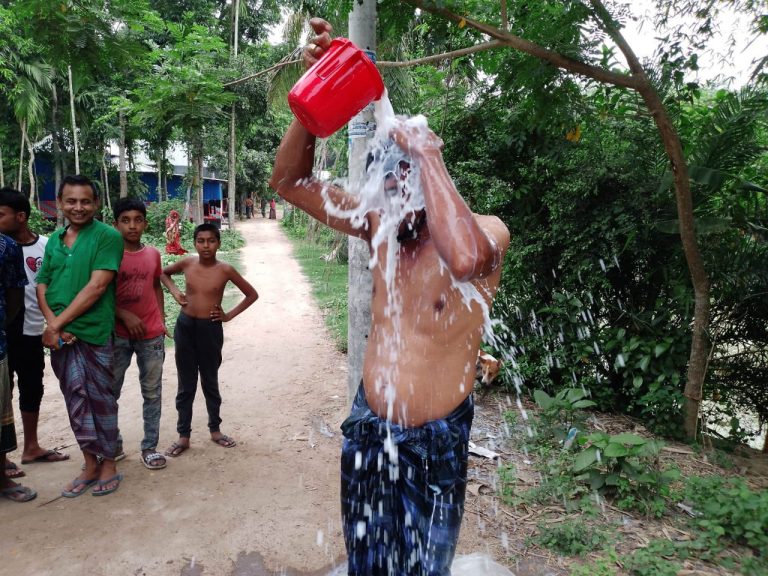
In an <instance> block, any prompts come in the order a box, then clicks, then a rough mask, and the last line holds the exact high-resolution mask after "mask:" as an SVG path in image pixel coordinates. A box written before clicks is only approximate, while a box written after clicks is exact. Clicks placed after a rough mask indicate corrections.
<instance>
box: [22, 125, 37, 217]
mask: <svg viewBox="0 0 768 576" xmlns="http://www.w3.org/2000/svg"><path fill="white" fill-rule="evenodd" d="M24 140H25V141H26V144H27V151H28V152H29V162H28V163H27V174H28V175H29V201H30V203H32V202H34V201H35V198H36V197H37V181H36V180H35V149H34V147H33V146H32V142H30V141H29V134H26V135H25V137H24Z"/></svg>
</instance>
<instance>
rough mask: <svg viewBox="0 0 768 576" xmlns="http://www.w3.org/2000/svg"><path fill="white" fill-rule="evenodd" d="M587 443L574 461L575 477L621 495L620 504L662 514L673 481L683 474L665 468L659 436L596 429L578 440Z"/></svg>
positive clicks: (645, 512)
mask: <svg viewBox="0 0 768 576" xmlns="http://www.w3.org/2000/svg"><path fill="white" fill-rule="evenodd" d="M578 442H579V444H581V445H586V448H585V449H584V450H583V451H582V452H580V453H579V454H578V455H577V456H576V458H575V459H574V462H573V472H574V473H575V474H577V476H576V479H577V480H580V481H583V482H586V483H587V484H589V486H590V488H591V489H592V490H597V491H598V492H600V493H601V494H605V495H618V497H619V500H618V504H619V506H620V507H624V508H630V509H634V510H639V511H641V512H643V513H644V514H646V515H651V516H661V515H662V514H663V512H664V509H665V508H666V502H665V497H666V496H669V491H670V488H669V487H670V485H671V484H672V483H673V482H675V481H676V480H678V479H679V478H680V471H679V470H678V469H677V468H667V469H664V470H662V469H661V466H660V463H659V458H658V456H659V453H660V452H661V449H662V447H663V446H664V444H663V442H660V441H658V440H649V439H646V438H641V437H640V436H637V435H635V434H629V433H623V434H617V435H615V436H610V435H608V434H606V433H604V432H595V433H593V434H590V435H589V436H586V437H582V438H580V439H579V440H578Z"/></svg>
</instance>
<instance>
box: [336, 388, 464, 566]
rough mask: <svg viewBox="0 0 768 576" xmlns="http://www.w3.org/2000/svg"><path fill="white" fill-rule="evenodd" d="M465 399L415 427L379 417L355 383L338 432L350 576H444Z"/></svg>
mask: <svg viewBox="0 0 768 576" xmlns="http://www.w3.org/2000/svg"><path fill="white" fill-rule="evenodd" d="M473 416H474V403H473V401H472V397H471V396H470V397H468V398H467V399H466V400H465V401H464V402H463V403H462V404H461V405H460V406H459V407H458V408H456V410H454V411H453V412H452V413H451V414H449V415H448V416H447V417H445V418H443V419H440V420H434V421H431V422H427V423H426V424H424V425H423V426H420V427H417V428H404V427H402V426H398V425H396V424H393V423H392V422H387V421H386V420H383V419H381V418H379V417H378V416H377V415H376V414H375V413H374V412H373V411H372V410H371V409H370V408H369V407H368V403H367V402H366V399H365V391H364V389H363V386H362V385H361V386H360V388H359V390H358V392H357V396H356V397H355V401H354V403H353V405H352V412H351V414H350V416H349V418H347V420H345V421H344V423H343V424H342V426H341V429H342V432H343V433H344V445H343V447H342V452H341V513H342V519H343V524H344V540H345V543H346V547H347V557H348V567H347V570H348V574H349V575H350V576H362V575H365V576H378V575H382V576H383V575H387V576H427V575H428V576H444V575H445V576H447V575H450V568H451V563H452V562H453V556H454V553H455V551H456V542H457V541H458V538H459V528H460V526H461V518H462V516H463V514H464V496H465V490H466V484H467V457H468V442H469V431H470V428H471V426H472V418H473Z"/></svg>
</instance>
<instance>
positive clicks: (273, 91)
mask: <svg viewBox="0 0 768 576" xmlns="http://www.w3.org/2000/svg"><path fill="white" fill-rule="evenodd" d="M302 49H303V47H302V46H298V47H296V48H295V49H294V50H293V51H292V52H291V53H290V54H286V55H285V56H283V57H282V58H281V59H280V62H279V63H283V62H286V63H287V62H291V61H292V60H298V59H300V58H301V52H302ZM302 74H304V65H303V64H302V63H301V62H294V63H292V64H286V65H285V66H281V67H280V68H277V69H275V71H274V72H273V73H272V74H271V75H270V76H269V78H268V79H267V82H268V83H269V88H268V90H267V101H268V102H269V104H270V105H271V106H276V107H277V108H278V109H283V110H287V108H288V92H290V91H291V88H292V87H293V85H294V84H296V82H297V81H298V80H299V78H301V75H302Z"/></svg>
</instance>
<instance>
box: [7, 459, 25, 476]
mask: <svg viewBox="0 0 768 576" xmlns="http://www.w3.org/2000/svg"><path fill="white" fill-rule="evenodd" d="M4 474H5V477H6V478H10V479H11V480H13V479H14V478H21V477H22V476H26V475H27V474H26V472H24V470H21V469H19V467H18V466H16V464H15V463H14V462H11V461H6V463H5V470H4Z"/></svg>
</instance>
